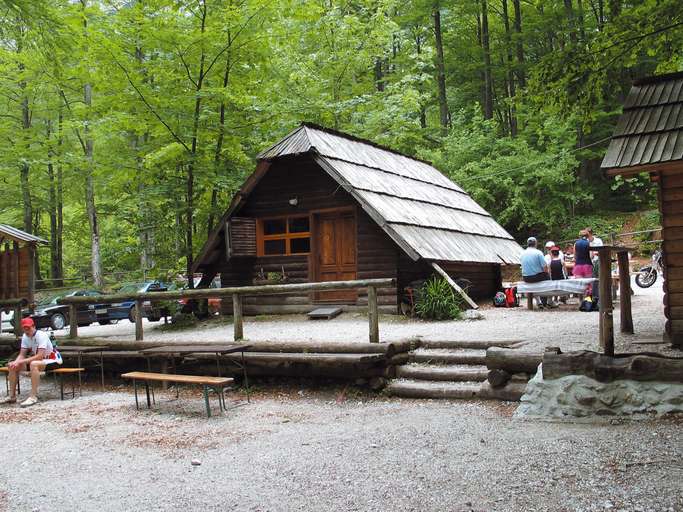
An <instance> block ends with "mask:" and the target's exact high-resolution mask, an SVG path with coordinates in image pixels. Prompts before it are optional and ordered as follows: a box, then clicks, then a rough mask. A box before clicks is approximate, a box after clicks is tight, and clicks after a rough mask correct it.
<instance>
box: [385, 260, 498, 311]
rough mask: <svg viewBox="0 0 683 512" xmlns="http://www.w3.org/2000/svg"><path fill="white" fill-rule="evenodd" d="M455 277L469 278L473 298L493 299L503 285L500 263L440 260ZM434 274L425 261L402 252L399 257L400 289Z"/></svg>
mask: <svg viewBox="0 0 683 512" xmlns="http://www.w3.org/2000/svg"><path fill="white" fill-rule="evenodd" d="M438 264H439V266H440V267H441V268H442V269H444V270H445V271H446V272H447V273H448V275H449V276H451V278H453V279H459V278H464V279H469V280H470V281H471V282H472V287H471V288H470V290H469V291H468V292H467V294H468V295H469V296H470V297H472V298H473V299H480V300H481V299H493V296H494V295H495V293H496V292H497V291H498V290H500V287H501V268H500V265H497V264H491V263H448V262H438ZM433 274H434V269H433V268H432V267H431V266H429V265H428V264H426V263H424V262H418V263H415V262H414V261H412V260H411V259H410V258H409V257H408V256H407V255H405V254H403V253H402V254H400V255H399V258H398V277H397V279H398V287H399V290H401V289H403V288H404V287H405V286H408V284H409V283H410V282H412V281H415V280H418V279H427V278H428V277H430V276H431V275H433Z"/></svg>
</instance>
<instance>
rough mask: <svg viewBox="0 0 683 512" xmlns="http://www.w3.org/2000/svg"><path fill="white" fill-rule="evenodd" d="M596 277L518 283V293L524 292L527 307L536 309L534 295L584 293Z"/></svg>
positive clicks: (549, 295)
mask: <svg viewBox="0 0 683 512" xmlns="http://www.w3.org/2000/svg"><path fill="white" fill-rule="evenodd" d="M597 281H598V280H597V279H595V278H592V277H591V278H571V279H559V280H556V281H551V280H548V281H540V282H538V283H525V282H523V281H522V282H519V283H517V285H516V286H517V293H524V294H526V296H527V307H528V308H529V309H534V300H533V298H534V296H538V297H554V296H556V295H571V294H573V293H575V294H577V295H583V294H584V293H585V291H586V287H587V286H588V285H589V284H595V283H596V282H597Z"/></svg>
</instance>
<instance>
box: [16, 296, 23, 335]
mask: <svg viewBox="0 0 683 512" xmlns="http://www.w3.org/2000/svg"><path fill="white" fill-rule="evenodd" d="M14 335H15V336H16V337H17V338H18V337H20V336H21V335H22V329H21V303H19V304H17V305H15V306H14Z"/></svg>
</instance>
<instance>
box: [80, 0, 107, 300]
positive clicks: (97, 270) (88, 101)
mask: <svg viewBox="0 0 683 512" xmlns="http://www.w3.org/2000/svg"><path fill="white" fill-rule="evenodd" d="M81 6H82V8H83V32H84V37H85V39H86V41H87V37H88V18H87V16H86V13H85V10H86V7H87V0H81ZM86 53H87V48H86ZM83 103H84V104H85V107H86V114H85V120H84V123H83V142H84V146H85V147H84V153H85V160H86V170H85V209H86V212H87V215H88V223H89V224H90V259H91V268H92V278H93V284H94V285H95V286H96V287H98V288H99V287H101V286H103V285H104V281H103V280H102V260H101V257H100V227H99V224H98V220H97V208H96V206H95V178H94V176H93V173H94V141H93V139H92V134H91V132H90V116H91V108H92V84H90V83H87V82H86V83H85V84H84V85H83Z"/></svg>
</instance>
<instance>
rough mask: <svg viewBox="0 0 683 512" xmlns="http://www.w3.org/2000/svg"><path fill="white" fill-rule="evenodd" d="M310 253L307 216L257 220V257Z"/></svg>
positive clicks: (308, 219)
mask: <svg viewBox="0 0 683 512" xmlns="http://www.w3.org/2000/svg"><path fill="white" fill-rule="evenodd" d="M309 252H311V221H310V218H309V217H308V216H305V217H301V216H297V217H277V218H272V219H260V220H259V244H258V255H259V256H289V255H292V254H308V253H309Z"/></svg>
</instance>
